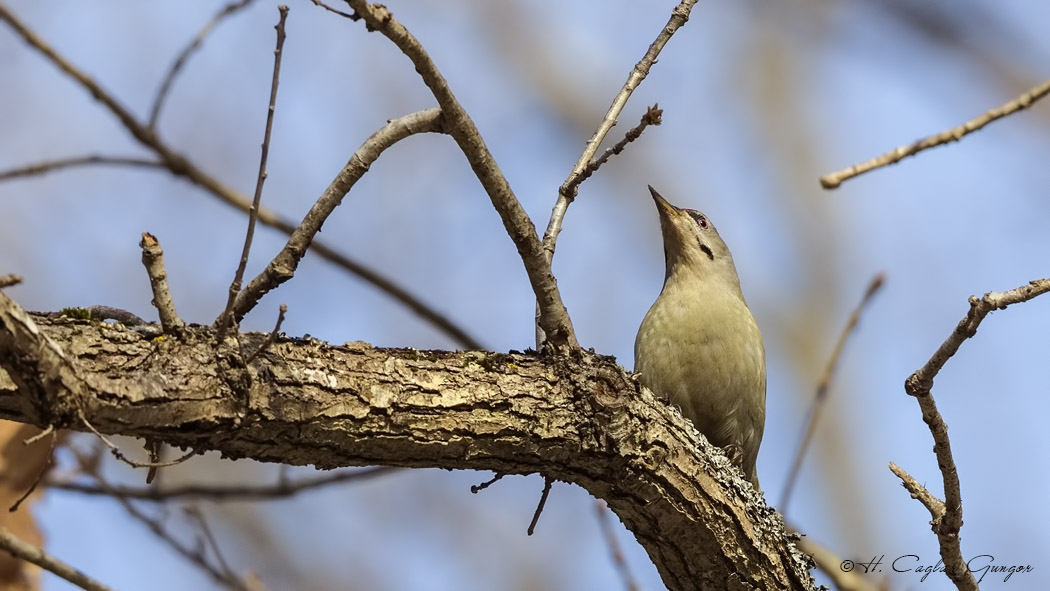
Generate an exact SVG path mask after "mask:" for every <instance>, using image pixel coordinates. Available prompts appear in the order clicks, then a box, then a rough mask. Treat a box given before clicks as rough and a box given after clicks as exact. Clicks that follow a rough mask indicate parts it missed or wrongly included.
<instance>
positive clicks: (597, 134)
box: [543, 0, 696, 261]
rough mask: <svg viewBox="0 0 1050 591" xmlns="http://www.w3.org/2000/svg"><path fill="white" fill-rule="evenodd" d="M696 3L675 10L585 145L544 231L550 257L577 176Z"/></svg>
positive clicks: (691, 1)
mask: <svg viewBox="0 0 1050 591" xmlns="http://www.w3.org/2000/svg"><path fill="white" fill-rule="evenodd" d="M695 4H696V0H682V1H681V2H680V3H679V4H678V6H675V7H674V10H672V11H671V18H670V19H668V21H667V24H666V25H664V27H663V29H661V30H660V34H659V35H657V36H656V40H655V41H653V42H652V44H651V45H649V49H648V50H647V51H646V52H645V55H644V56H642V59H641V60H639V61H638V63H637V64H635V66H634V69H632V70H631V73H630V74H628V76H627V81H626V82H624V84H623V88H621V89H620V92H619V93H617V95H616V97H615V98H613V102H612V105H610V106H609V110H608V111H607V112H606V113H605V117H604V118H603V119H602V122H601V123H600V124H599V125H598V129H596V130H595V131H594V135H592V136H591V139H589V140H587V145H586V146H585V147H584V149H583V153H582V154H580V159H579V160H577V161H576V165H575V166H573V167H572V171H571V172H570V173H569V176H568V177H566V179H565V182H564V183H562V186H561V189H560V190H559V191H558V200H557V202H556V203H555V204H554V211H552V212H551V219H550V221H549V222H548V223H547V230H546V231H545V232H544V233H543V249H544V251H545V252H546V256H547V259H548V261H550V260H551V259H553V257H554V247H555V243H556V242H557V240H558V234H560V233H561V225H562V221H563V220H564V219H565V211H566V210H567V209H568V208H569V204H570V203H572V201H573V199H575V198H576V193H577V190H578V189H579V182H574V179H575V178H576V177H577V176H579V175H581V174H582V173H583V171H584V170H585V169H586V168H587V166H588V165H589V164H590V162H591V159H592V158H594V155H595V154H597V153H598V147H599V146H600V145H601V143H602V141H604V140H605V136H606V135H608V134H609V131H610V130H612V128H613V126H614V125H616V120H617V119H618V118H619V117H620V112H621V111H623V108H624V106H625V105H626V104H627V99H629V98H631V93H633V92H634V89H636V88H638V85H639V84H641V83H642V80H645V77H646V76H648V75H649V70H650V69H651V68H652V67H653V64H655V63H656V58H657V56H659V55H660V52H661V51H663V48H664V46H665V45H667V42H668V41H670V40H671V36H672V35H674V34H675V32H676V31H678V29H680V28H682V26H683V25H685V23H686V22H688V21H689V13H690V12H691V11H692V10H693V6H694V5H695ZM580 182H582V181H580Z"/></svg>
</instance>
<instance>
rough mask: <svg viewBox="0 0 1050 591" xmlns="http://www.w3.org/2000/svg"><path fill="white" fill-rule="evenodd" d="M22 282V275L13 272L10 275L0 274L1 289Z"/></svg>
mask: <svg viewBox="0 0 1050 591" xmlns="http://www.w3.org/2000/svg"><path fill="white" fill-rule="evenodd" d="M19 283H22V276H21V275H15V274H14V273H11V274H10V275H0V289H3V288H5V287H12V286H15V285H18V284H19Z"/></svg>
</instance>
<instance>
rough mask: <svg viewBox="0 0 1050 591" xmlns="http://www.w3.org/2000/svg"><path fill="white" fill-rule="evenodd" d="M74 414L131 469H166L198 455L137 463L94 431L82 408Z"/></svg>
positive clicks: (194, 452) (192, 454) (195, 453)
mask: <svg viewBox="0 0 1050 591" xmlns="http://www.w3.org/2000/svg"><path fill="white" fill-rule="evenodd" d="M76 412H77V416H78V417H79V418H80V420H81V422H82V423H83V424H84V426H85V427H87V429H88V431H91V432H92V433H94V434H95V437H98V438H99V441H101V442H102V443H103V444H104V445H105V446H106V447H107V448H109V451H110V453H111V454H113V457H115V458H117V459H118V460H119V461H121V462H124V463H125V464H127V465H129V466H131V467H132V468H151V469H152V468H167V467H169V466H175V465H178V464H181V463H183V462H185V461H186V460H188V459H190V458H192V457H193V456H195V455H197V454H198V453H199V452H198V451H197V450H193V449H191V450H190V451H188V452H186V453H185V454H184V455H182V456H180V457H178V458H176V459H174V460H170V461H167V462H156V461H149V462H137V461H135V460H133V459H131V458H129V457H128V456H126V455H124V452H122V451H120V448H119V447H117V444H115V443H113V442H112V441H110V440H109V439H108V438H106V436H105V435H103V434H102V433H101V432H100V431H99V430H98V429H96V428H95V426H94V425H92V424H91V422H90V421H88V419H87V417H86V416H85V415H84V410H83V409H82V408H78V409H77V411H76Z"/></svg>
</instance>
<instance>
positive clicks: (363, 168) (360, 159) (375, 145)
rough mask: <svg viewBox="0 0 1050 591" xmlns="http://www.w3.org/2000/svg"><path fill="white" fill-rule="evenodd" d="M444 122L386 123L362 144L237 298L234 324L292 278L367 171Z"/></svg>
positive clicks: (434, 112)
mask: <svg viewBox="0 0 1050 591" xmlns="http://www.w3.org/2000/svg"><path fill="white" fill-rule="evenodd" d="M443 120H444V118H443V116H442V113H441V110H440V109H428V110H426V111H419V112H416V113H412V114H409V115H405V116H404V117H399V118H397V119H392V120H390V121H388V122H387V124H386V125H384V126H383V127H382V128H381V129H380V130H379V131H377V132H375V133H374V134H372V136H371V137H369V138H368V139H367V140H365V142H364V143H363V144H361V147H359V148H358V149H357V151H356V152H354V155H353V156H351V157H350V160H349V161H348V162H347V163H346V165H345V166H343V169H342V170H340V171H339V174H337V175H336V177H335V178H334V179H333V180H332V182H331V183H330V184H329V185H328V188H327V189H325V191H324V193H322V194H321V196H320V197H318V199H317V201H316V202H315V203H314V205H313V207H311V208H310V211H309V212H307V214H306V216H305V217H304V218H303V221H302V222H301V223H300V224H299V226H298V227H296V228H295V230H294V231H293V232H292V233H291V236H290V237H289V238H288V242H287V243H286V244H285V245H284V248H283V249H281V252H279V253H277V256H276V257H274V259H273V260H272V261H270V264H268V265H267V266H266V268H265V269H263V271H262V272H261V273H259V275H257V276H256V277H255V278H254V279H252V280H251V281H250V282H248V285H246V286H245V287H244V289H243V290H242V291H241V292H240V293H239V294H237V299H236V301H235V302H234V306H233V318H234V320H235V321H237V322H239V321H240V319H241V318H243V317H244V315H245V314H247V313H248V311H249V310H251V309H252V308H253V307H255V304H256V303H258V301H259V300H260V299H261V298H262V297H263V295H265V294H266V293H267V292H269V291H270V290H271V289H274V288H275V287H277V286H278V285H280V284H282V283H284V282H285V281H288V280H289V279H291V278H292V276H293V275H294V274H295V270H296V268H298V266H299V262H300V261H301V260H302V258H303V256H305V255H306V250H307V249H308V248H309V247H310V244H311V242H312V241H313V239H314V236H315V235H316V234H317V232H319V231H320V230H321V226H322V225H323V224H324V223H325V221H326V220H327V219H328V216H330V215H331V214H332V212H333V211H335V208H336V207H337V206H338V205H339V204H340V203H342V200H343V198H344V197H345V196H346V194H347V193H348V192H349V191H350V189H351V188H352V187H353V186H354V184H356V183H357V181H358V180H359V179H360V178H361V177H362V176H364V174H365V173H366V172H368V168H369V167H370V166H372V163H373V162H375V161H376V159H378V158H379V156H380V155H381V154H382V153H383V152H384V151H385V150H386V149H387V148H389V147H390V146H392V145H394V144H396V143H397V142H399V141H401V140H403V139H405V138H407V137H409V136H411V135H414V134H417V133H436V132H439V131H441V130H442V129H443Z"/></svg>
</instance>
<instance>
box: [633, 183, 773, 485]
mask: <svg viewBox="0 0 1050 591" xmlns="http://www.w3.org/2000/svg"><path fill="white" fill-rule="evenodd" d="M649 192H650V193H651V194H652V196H653V200H654V201H655V202H656V209H657V211H658V212H659V215H660V229H661V231H662V234H663V242H664V260H665V263H666V271H665V274H664V285H663V289H662V290H661V291H660V295H659V296H658V297H657V298H656V301H655V302H653V305H652V307H650V308H649V311H648V312H647V313H646V315H645V318H644V319H643V320H642V324H641V326H640V327H639V328H638V336H637V337H636V338H635V343H634V368H635V373H636V374H637V375H638V380H639V382H640V383H641V385H642V386H644V387H646V388H648V389H649V390H651V391H652V392H653V393H654V394H656V395H657V396H660V397H662V398H665V399H667V400H669V401H670V402H671V404H673V405H675V406H677V407H679V408H680V409H681V412H682V415H683V416H685V418H687V419H689V420H690V421H692V423H693V426H694V427H696V429H697V431H699V432H700V433H702V434H703V435H704V436H705V437H706V438H707V440H708V441H710V442H711V443H712V444H714V445H716V446H718V447H721V448H723V449H724V450H725V452H726V455H727V456H728V457H729V459H730V460H731V461H733V463H734V464H736V465H737V466H738V467H739V468H740V469H741V470H742V471H743V473H744V475H745V477H746V478H747V479H748V480H749V481H750V482H751V484H752V485H753V486H754V487H755V490H760V488H759V485H758V474H757V471H756V469H755V464H756V460H757V458H758V448H759V446H760V445H761V443H762V432H763V430H764V428H765V421H766V353H765V346H764V345H763V342H762V333H761V332H760V331H759V328H758V324H757V323H756V322H755V318H754V316H752V314H751V310H750V308H748V306H747V302H746V301H745V300H744V293H743V292H742V291H741V289H740V279H739V277H738V276H737V272H736V265H734V264H733V255H732V254H730V252H729V247H728V246H726V243H725V242H724V241H723V240H722V238H721V236H719V235H718V231H717V230H716V229H715V226H714V224H712V223H711V220H709V219H708V218H707V216H706V215H704V214H702V213H700V212H699V211H696V210H692V209H680V208H678V207H675V206H674V205H671V204H670V203H669V202H668V201H667V200H666V199H664V198H663V197H662V196H661V195H660V194H659V193H658V192H657V191H656V190H655V189H653V187H652V186H650V187H649Z"/></svg>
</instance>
